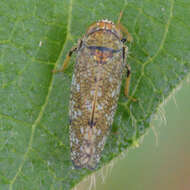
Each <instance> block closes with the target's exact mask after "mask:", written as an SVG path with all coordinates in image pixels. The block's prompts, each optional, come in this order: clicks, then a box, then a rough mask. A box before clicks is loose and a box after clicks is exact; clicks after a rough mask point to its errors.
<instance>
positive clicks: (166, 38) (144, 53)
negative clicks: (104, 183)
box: [0, 0, 190, 190]
mask: <svg viewBox="0 0 190 190" xmlns="http://www.w3.org/2000/svg"><path fill="white" fill-rule="evenodd" d="M122 9H123V10H124V15H123V17H122V20H121V23H122V24H123V25H124V26H126V27H127V28H128V30H129V32H130V33H131V34H132V35H133V38H134V42H133V43H132V44H128V46H129V51H130V54H129V56H128V59H127V61H128V63H129V64H130V65H131V67H132V82H131V86H130V95H131V96H133V97H136V98H137V99H138V101H137V102H132V101H130V100H127V99H126V98H125V97H124V95H123V87H122V91H121V96H120V100H119V103H118V109H117V113H116V116H115V120H114V124H113V126H112V128H111V134H110V136H109V138H108V141H107V144H106V146H105V149H104V152H103V155H102V159H101V162H100V164H99V168H101V167H102V166H103V165H105V164H107V163H108V162H110V161H111V160H112V159H113V158H114V157H117V156H118V155H119V154H120V153H121V152H122V151H124V150H126V149H128V148H129V147H130V146H132V145H134V144H135V143H137V142H138V140H139V138H140V137H141V136H142V135H144V134H145V132H146V131H147V129H149V128H150V121H151V118H152V116H154V114H155V113H156V111H157V109H158V106H159V105H160V104H161V103H162V102H163V101H164V100H165V99H166V98H167V97H168V96H169V95H170V94H171V92H172V91H173V90H174V89H175V88H176V86H177V85H178V84H179V83H180V82H181V81H182V80H183V79H184V78H185V77H186V76H187V75H188V73H189V71H190V38H189V36H190V26H189V18H190V11H189V10H190V2H189V1H188V0H165V1H163V0H141V1H139V0H128V1H126V2H125V1H118V0H104V1H101V0H85V1H82V0H78V1H76V0H70V1H69V0H64V1H63V0H57V1H52V0H46V1H43V0H30V1H26V0H1V1H0V189H3V190H6V189H10V190H11V189H14V190H21V189H27V190H34V189H40V190H43V189H44V190H47V189H51V190H53V189H56V190H57V189H63V190H67V189H71V188H72V187H74V186H75V185H76V184H77V183H78V182H79V181H80V180H81V179H82V178H84V176H86V175H88V174H90V173H91V171H88V170H87V169H81V170H75V169H73V166H72V163H71V161H70V147H69V128H68V126H69V123H68V109H69V108H68V102H69V92H70V84H71V76H72V72H73V64H74V60H75V58H73V59H72V60H71V63H72V64H71V65H70V67H69V68H68V69H67V71H66V72H65V73H61V74H55V75H53V74H52V72H51V71H52V70H53V69H55V68H57V67H60V66H61V64H62V62H63V60H64V58H65V55H66V53H67V52H68V51H69V49H70V48H71V47H72V45H74V44H75V43H76V42H77V39H79V38H81V37H82V36H83V35H84V33H85V31H86V29H87V28H88V26H89V25H90V24H91V23H93V22H95V21H97V20H99V19H103V18H108V19H109V20H112V21H114V22H116V21H117V18H118V15H119V13H120V11H121V10H122Z"/></svg>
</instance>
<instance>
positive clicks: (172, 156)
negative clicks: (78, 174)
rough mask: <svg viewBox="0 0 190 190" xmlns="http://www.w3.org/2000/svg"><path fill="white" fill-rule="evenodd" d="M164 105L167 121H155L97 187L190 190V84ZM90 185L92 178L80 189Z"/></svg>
mask: <svg viewBox="0 0 190 190" xmlns="http://www.w3.org/2000/svg"><path fill="white" fill-rule="evenodd" d="M175 100H176V103H175ZM163 108H164V109H163V110H164V116H165V118H166V121H167V122H164V121H161V119H159V120H157V121H153V122H152V123H153V124H152V125H153V126H154V129H153V130H152V129H150V130H149V132H148V133H147V135H145V137H144V140H143V143H142V144H141V145H140V146H139V148H135V149H130V150H129V151H128V153H127V154H126V156H125V157H124V159H119V160H118V161H116V163H115V164H114V167H113V169H112V171H111V172H108V173H109V174H105V175H106V178H105V180H104V183H102V179H101V177H100V176H97V177H96V188H92V189H93V190H95V189H96V190H129V189H130V190H152V189H154V190H160V189H162V190H190V84H189V83H187V82H184V83H183V85H182V87H181V89H180V90H179V91H177V92H176V93H175V98H174V97H171V98H170V99H169V101H167V103H166V104H165V105H164V106H163ZM155 131H156V135H155ZM104 173H106V170H105V171H104ZM99 174H100V173H99ZM89 186H90V180H89V181H86V182H83V183H82V184H81V185H80V188H79V189H80V190H82V189H83V190H86V189H88V188H89Z"/></svg>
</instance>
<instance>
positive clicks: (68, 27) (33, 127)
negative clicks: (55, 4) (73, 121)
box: [9, 0, 73, 190]
mask: <svg viewBox="0 0 190 190" xmlns="http://www.w3.org/2000/svg"><path fill="white" fill-rule="evenodd" d="M72 6H73V0H70V4H69V11H68V25H67V36H66V40H65V42H64V44H63V48H62V50H61V52H60V55H59V57H58V59H57V61H56V64H55V66H54V68H55V67H56V66H57V64H58V61H59V59H60V57H61V55H62V53H63V51H64V49H65V45H66V43H67V41H68V40H69V37H70V36H69V34H70V27H71V16H72ZM52 88H53V76H52V77H51V79H50V82H49V87H48V92H47V96H46V98H45V102H44V104H43V105H42V107H41V110H40V112H39V114H38V116H37V118H36V120H35V121H34V123H33V125H32V133H31V136H30V140H29V144H28V147H27V150H26V152H25V153H24V156H23V160H22V162H21V163H20V165H19V167H18V169H17V172H16V174H15V176H14V177H13V178H12V180H11V181H10V184H9V190H12V188H13V184H14V183H15V181H16V179H17V177H18V176H19V174H20V172H21V171H22V168H23V166H24V163H25V161H26V159H27V156H28V154H29V152H30V150H31V148H32V144H33V138H34V134H35V129H36V127H37V125H38V124H39V122H40V120H41V118H42V116H43V114H44V111H45V108H46V106H47V104H48V100H49V97H50V94H51V91H52Z"/></svg>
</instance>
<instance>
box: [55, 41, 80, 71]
mask: <svg viewBox="0 0 190 190" xmlns="http://www.w3.org/2000/svg"><path fill="white" fill-rule="evenodd" d="M81 46H82V40H79V41H78V44H77V45H76V46H73V47H72V48H71V50H70V51H69V53H68V54H67V56H66V58H65V60H64V62H63V65H62V67H61V68H60V69H58V70H56V69H55V70H53V71H52V72H53V73H56V72H64V71H65V69H66V68H67V66H68V64H69V60H70V58H71V56H72V54H73V53H74V52H75V51H76V50H77V49H80V47H81Z"/></svg>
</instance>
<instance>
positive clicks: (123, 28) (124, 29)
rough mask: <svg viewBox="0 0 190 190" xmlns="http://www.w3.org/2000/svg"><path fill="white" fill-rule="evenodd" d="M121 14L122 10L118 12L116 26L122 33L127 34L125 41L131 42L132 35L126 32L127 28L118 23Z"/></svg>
mask: <svg viewBox="0 0 190 190" xmlns="http://www.w3.org/2000/svg"><path fill="white" fill-rule="evenodd" d="M122 16H123V11H121V12H120V14H119V18H118V21H117V24H116V27H117V28H119V29H120V30H121V31H122V32H123V34H125V35H126V36H127V41H128V42H132V41H133V37H132V36H131V34H130V33H129V32H128V29H127V28H126V27H125V26H123V25H122V24H121V23H120V21H121V18H122Z"/></svg>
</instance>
